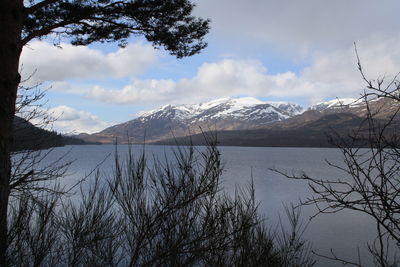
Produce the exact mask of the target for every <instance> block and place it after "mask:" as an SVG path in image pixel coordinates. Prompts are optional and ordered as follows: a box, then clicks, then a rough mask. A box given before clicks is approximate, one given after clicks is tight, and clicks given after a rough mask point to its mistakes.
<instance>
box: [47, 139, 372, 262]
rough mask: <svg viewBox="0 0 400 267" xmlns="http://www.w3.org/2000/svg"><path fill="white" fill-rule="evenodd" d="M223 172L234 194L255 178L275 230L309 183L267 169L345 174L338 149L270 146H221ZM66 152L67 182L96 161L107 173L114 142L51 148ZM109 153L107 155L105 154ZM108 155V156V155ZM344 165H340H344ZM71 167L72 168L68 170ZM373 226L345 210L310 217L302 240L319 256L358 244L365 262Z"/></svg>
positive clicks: (160, 151)
mask: <svg viewBox="0 0 400 267" xmlns="http://www.w3.org/2000/svg"><path fill="white" fill-rule="evenodd" d="M142 149H143V146H136V145H135V146H133V151H134V154H137V155H139V154H140V151H141V150H142ZM219 149H220V151H221V155H222V161H223V163H224V172H223V176H222V187H223V190H225V191H226V192H228V193H232V192H233V190H234V189H235V186H245V185H246V184H248V183H249V181H250V180H251V177H252V178H253V181H254V185H255V191H256V199H257V201H258V202H259V203H260V209H259V211H260V212H261V213H262V214H264V215H265V216H266V218H267V219H266V222H267V224H268V225H269V226H270V227H272V228H273V229H275V228H277V227H278V223H279V220H280V218H281V219H282V220H283V221H285V219H286V218H285V212H284V205H290V203H293V204H298V203H299V201H300V199H305V198H306V197H307V196H310V195H311V191H310V190H309V188H308V186H307V185H306V184H305V183H304V182H302V181H297V180H290V179H287V178H285V177H283V176H282V175H280V174H278V173H276V172H274V171H271V170H270V168H275V169H278V170H282V171H288V172H292V171H297V172H298V171H304V172H305V173H307V174H308V175H310V176H313V177H319V178H328V179H329V178H331V179H333V178H338V177H341V178H343V175H344V174H343V173H342V172H341V171H339V170H338V169H336V168H333V167H329V166H328V164H327V163H326V161H329V162H332V163H337V164H341V158H342V155H341V153H340V151H339V150H338V149H332V148H330V149H327V148H268V147H262V148H261V147H220V148H219ZM67 151H69V153H68V154H67V156H66V158H65V160H75V161H74V163H73V164H72V166H71V168H70V172H71V173H70V176H69V177H68V179H67V180H65V183H67V184H73V183H74V181H76V180H77V179H79V178H81V177H83V176H84V175H85V174H88V173H90V171H91V170H93V168H95V167H96V166H97V165H98V164H99V163H100V162H102V161H104V162H103V163H102V164H101V166H100V169H101V171H102V173H104V174H105V175H109V174H110V173H111V171H112V166H113V160H114V158H113V156H112V155H113V153H114V152H115V146H114V145H86V146H66V147H61V148H55V149H54V151H53V152H52V158H55V157H58V156H60V155H63V154H64V153H66V152H67ZM127 151H128V146H127V145H119V146H118V152H119V154H120V155H125V154H126V153H127ZM145 151H146V154H147V155H152V154H154V155H156V156H160V157H164V156H166V157H167V158H168V157H172V156H173V155H172V150H171V147H168V146H151V145H146V146H145ZM108 155H109V156H108ZM107 156H108V158H107ZM342 164H343V163H342ZM72 171H73V172H72ZM315 212H316V209H315V207H311V206H308V207H303V208H302V218H303V220H304V222H305V223H307V222H308V221H309V217H310V216H311V215H313V214H315ZM375 232H376V231H375V225H374V224H373V223H372V221H371V220H370V219H369V218H368V217H366V216H365V215H362V214H359V213H354V212H348V211H343V212H340V213H336V214H329V215H326V214H323V215H319V216H317V217H316V218H314V219H313V220H311V221H310V223H309V225H308V228H307V230H306V232H305V234H304V238H305V239H307V240H310V241H311V242H312V245H313V249H314V250H315V251H317V252H318V253H320V254H329V251H330V249H331V248H332V249H333V250H334V251H335V253H336V255H338V256H340V257H342V258H345V259H356V257H357V248H359V249H360V251H361V257H362V258H363V259H365V261H364V260H363V263H364V264H365V265H366V266H369V265H371V264H367V262H368V258H369V255H368V253H366V252H365V251H366V248H367V247H366V244H367V242H372V241H373V239H374V237H375ZM318 260H319V262H318V264H317V266H341V265H342V264H340V263H338V262H330V261H326V260H323V259H318Z"/></svg>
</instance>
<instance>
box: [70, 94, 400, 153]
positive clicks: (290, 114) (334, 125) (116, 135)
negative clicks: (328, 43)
mask: <svg viewBox="0 0 400 267" xmlns="http://www.w3.org/2000/svg"><path fill="white" fill-rule="evenodd" d="M388 101H389V100H387V99H378V100H373V101H370V108H372V109H375V110H380V111H381V112H380V113H379V114H380V115H379V116H380V117H379V118H381V119H385V118H386V117H388V116H389V115H390V114H393V112H394V111H395V108H396V105H392V103H388ZM389 102H390V101H389ZM366 111H367V108H366V105H365V103H364V101H362V100H357V99H350V98H347V99H335V100H331V101H328V102H322V103H318V104H316V105H313V106H311V107H309V108H308V109H304V108H303V107H301V106H300V105H297V104H293V103H288V102H268V101H261V100H258V99H255V98H251V97H244V98H223V99H217V100H213V101H210V102H207V103H202V104H192V105H165V106H163V107H160V108H158V109H154V110H150V111H147V112H143V113H141V114H139V116H138V117H137V118H135V119H133V120H130V121H128V122H125V123H122V124H118V125H114V126H112V127H109V128H107V129H104V130H103V131H101V132H98V133H95V134H91V135H88V134H80V135H78V136H77V137H78V138H81V139H83V140H84V141H86V142H100V143H114V142H115V141H117V142H118V143H127V142H128V140H129V141H130V142H132V143H143V142H146V143H157V144H171V143H176V142H183V143H185V142H188V141H189V138H188V137H190V140H191V142H194V143H196V144H202V142H203V143H204V137H203V134H202V133H203V132H218V141H219V142H220V144H221V145H249V146H316V147H319V146H324V147H326V146H331V145H330V143H329V142H328V138H327V135H329V132H331V131H332V130H334V131H337V132H339V133H343V134H346V132H348V131H351V130H352V129H355V128H356V127H358V126H359V125H360V124H361V123H362V121H363V120H364V118H365V114H366ZM382 111H383V112H382ZM201 140H203V141H201Z"/></svg>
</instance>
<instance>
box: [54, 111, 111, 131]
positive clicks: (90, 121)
mask: <svg viewBox="0 0 400 267" xmlns="http://www.w3.org/2000/svg"><path fill="white" fill-rule="evenodd" d="M47 112H48V113H49V114H51V116H52V117H54V118H56V120H55V121H54V123H53V128H54V129H55V130H56V131H58V132H62V133H95V132H99V131H101V130H104V129H105V128H107V127H109V126H111V125H112V123H106V122H103V121H101V120H100V119H99V118H97V117H96V116H94V115H93V114H91V113H89V112H86V111H81V110H76V109H73V108H71V107H68V106H58V107H54V108H51V109H49V110H48V111H47Z"/></svg>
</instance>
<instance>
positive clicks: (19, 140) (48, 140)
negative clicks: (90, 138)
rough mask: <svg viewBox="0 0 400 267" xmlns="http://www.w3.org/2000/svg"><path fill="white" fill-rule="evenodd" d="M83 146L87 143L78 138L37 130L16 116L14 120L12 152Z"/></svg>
mask: <svg viewBox="0 0 400 267" xmlns="http://www.w3.org/2000/svg"><path fill="white" fill-rule="evenodd" d="M83 144H87V142H85V141H83V140H81V139H78V138H73V137H67V136H63V135H61V134H59V133H57V132H54V131H48V130H45V129H41V128H38V127H36V126H35V125H33V124H32V123H30V122H28V121H27V120H25V119H22V118H20V117H17V116H16V117H15V118H14V142H13V146H12V150H13V151H20V150H37V149H47V148H50V147H58V146H64V145H83Z"/></svg>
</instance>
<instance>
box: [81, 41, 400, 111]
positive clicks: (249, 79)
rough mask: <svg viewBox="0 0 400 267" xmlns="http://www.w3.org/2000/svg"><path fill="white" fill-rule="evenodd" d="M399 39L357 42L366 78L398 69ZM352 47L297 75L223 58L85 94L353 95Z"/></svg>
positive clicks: (182, 98) (165, 99) (172, 98)
mask: <svg viewBox="0 0 400 267" xmlns="http://www.w3.org/2000/svg"><path fill="white" fill-rule="evenodd" d="M399 43H400V37H392V38H383V37H381V38H378V37H376V38H369V39H367V40H364V41H361V42H360V43H359V44H358V47H359V52H360V57H361V60H362V64H363V65H364V68H365V74H366V75H367V76H368V77H370V78H371V79H374V78H377V77H378V76H383V75H385V76H387V77H388V79H389V78H390V77H393V75H395V74H396V73H397V72H398V71H400V51H399V50H398V49H397V47H398V44H399ZM364 85H365V84H363V81H362V79H361V75H360V74H359V72H358V70H357V60H356V55H355V52H354V47H351V46H350V47H347V48H346V49H339V50H336V51H332V52H325V53H318V54H315V57H314V59H313V61H312V63H311V64H310V66H308V67H306V68H304V69H303V70H302V71H300V72H299V73H294V72H291V71H287V72H283V73H278V74H269V73H268V71H267V68H266V67H265V66H264V65H263V64H262V63H261V62H259V61H257V60H234V59H225V60H221V61H218V62H214V63H205V64H203V65H202V66H201V67H200V68H199V69H198V71H197V74H196V75H195V76H194V77H193V78H190V79H181V80H179V81H172V80H133V81H132V82H131V83H130V84H129V85H126V86H125V87H124V88H122V89H121V90H117V89H114V90H111V89H107V88H104V87H96V88H92V89H91V90H89V91H88V92H87V93H86V95H85V96H86V97H89V98H92V99H96V100H99V101H104V102H111V103H117V104H143V103H156V102H157V103H159V104H165V103H193V102H199V101H205V100H208V99H210V98H217V97H226V96H237V95H248V96H254V97H271V96H274V97H282V98H288V97H306V98H308V99H309V101H310V102H313V101H316V100H321V99H324V98H334V97H351V96H353V97H354V96H358V95H359V94H360V93H361V91H362V89H363V86H364Z"/></svg>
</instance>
